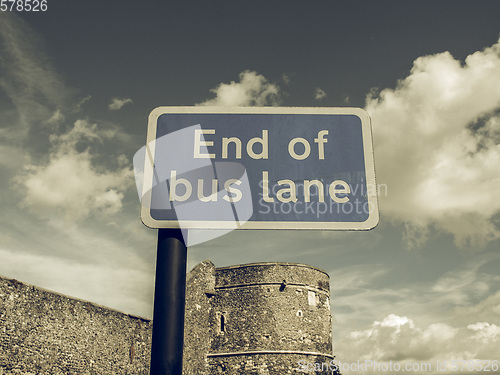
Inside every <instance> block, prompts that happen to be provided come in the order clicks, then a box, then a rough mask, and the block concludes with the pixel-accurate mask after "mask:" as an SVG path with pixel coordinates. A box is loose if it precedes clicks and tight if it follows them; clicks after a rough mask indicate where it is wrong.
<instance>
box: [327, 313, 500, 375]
mask: <svg viewBox="0 0 500 375" xmlns="http://www.w3.org/2000/svg"><path fill="white" fill-rule="evenodd" d="M499 341H500V327H498V326H497V325H495V324H490V323H487V322H476V323H473V324H469V325H467V326H465V327H458V328H456V327H452V326H450V325H448V324H444V323H434V324H430V325H429V326H427V327H425V328H422V327H419V326H418V325H417V324H416V323H415V322H414V321H413V320H412V319H411V318H409V317H406V316H399V315H396V314H389V315H387V316H385V317H384V318H383V319H382V320H381V321H375V322H373V324H372V325H371V327H369V328H367V329H364V330H360V331H353V332H351V333H350V334H349V335H348V336H347V337H346V338H344V340H343V341H342V345H339V346H340V347H341V349H340V350H338V351H337V353H336V355H337V359H338V360H339V361H341V362H344V363H349V362H357V361H358V360H361V361H362V362H363V361H365V360H371V361H376V362H379V363H387V364H388V363H389V362H391V361H392V363H393V364H394V363H398V364H399V365H400V366H401V368H402V369H403V368H405V367H404V366H405V364H406V363H409V364H410V365H411V364H415V363H432V370H431V371H429V370H427V371H414V372H413V373H438V371H436V370H437V369H436V361H441V362H443V361H445V360H446V361H447V362H448V365H449V366H448V369H447V371H445V372H446V373H452V371H451V368H450V367H451V360H472V359H476V360H478V359H481V360H492V359H493V358H496V357H495V354H494V353H495V352H496V351H497V350H498V349H497V348H498V343H499ZM372 370H373V369H370V368H368V369H365V370H364V371H360V372H357V373H378V372H376V371H375V372H374V371H372ZM345 373H346V375H347V374H350V373H352V372H349V371H346V372H345Z"/></svg>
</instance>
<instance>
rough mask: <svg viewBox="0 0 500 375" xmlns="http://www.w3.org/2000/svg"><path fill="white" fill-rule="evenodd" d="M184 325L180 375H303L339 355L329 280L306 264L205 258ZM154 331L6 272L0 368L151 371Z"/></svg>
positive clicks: (120, 374) (190, 291)
mask: <svg viewBox="0 0 500 375" xmlns="http://www.w3.org/2000/svg"><path fill="white" fill-rule="evenodd" d="M185 325H186V326H185V340H184V343H185V344H184V371H183V374H184V375H194V374H196V375H198V374H209V375H212V374H228V375H234V374H268V375H284V374H304V372H301V371H300V370H301V368H300V366H299V362H300V363H306V364H307V363H311V364H312V363H330V361H331V360H332V359H333V356H332V339H331V338H332V335H331V314H330V303H329V277H328V275H327V274H326V273H325V272H324V271H322V270H319V269H317V268H314V267H310V266H306V265H302V264H292V263H255V264H247V265H241V266H231V267H222V268H215V266H214V265H213V264H212V262H211V261H209V260H206V261H204V262H202V263H200V264H199V265H197V266H196V267H195V268H194V269H193V270H191V271H190V272H189V273H188V275H187V292H186V323H185ZM151 333H152V322H151V321H150V320H147V319H143V318H139V317H135V316H131V315H127V314H124V313H121V312H118V311H114V310H111V309H109V308H106V307H102V306H98V305H96V304H93V303H90V302H87V301H82V300H79V299H75V298H71V297H67V296H64V295H61V294H57V293H54V292H51V291H47V290H44V289H41V288H37V287H34V286H31V285H27V284H24V283H20V282H18V281H16V280H9V279H6V278H1V277H0V375H7V374H9V375H10V374H37V375H38V374H65V375H68V374H103V375H104V374H105V375H112V374H116V375H125V374H149V361H150V349H151V347H150V346H151ZM302 369H303V368H302ZM314 373H315V372H309V374H314ZM318 373H321V374H332V372H328V371H322V372H318Z"/></svg>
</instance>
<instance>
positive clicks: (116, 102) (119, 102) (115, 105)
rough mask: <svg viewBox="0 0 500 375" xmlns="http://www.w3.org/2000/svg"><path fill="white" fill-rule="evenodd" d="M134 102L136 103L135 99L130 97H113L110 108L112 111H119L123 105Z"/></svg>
mask: <svg viewBox="0 0 500 375" xmlns="http://www.w3.org/2000/svg"><path fill="white" fill-rule="evenodd" d="M133 103H134V102H133V100H132V99H130V98H126V99H118V98H113V99H111V103H110V104H109V106H108V108H109V110H110V111H118V110H119V109H122V107H123V106H125V105H127V104H133Z"/></svg>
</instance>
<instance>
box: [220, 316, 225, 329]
mask: <svg viewBox="0 0 500 375" xmlns="http://www.w3.org/2000/svg"><path fill="white" fill-rule="evenodd" d="M225 329H226V319H225V318H224V314H220V331H221V332H224V331H225Z"/></svg>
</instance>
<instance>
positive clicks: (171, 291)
mask: <svg viewBox="0 0 500 375" xmlns="http://www.w3.org/2000/svg"><path fill="white" fill-rule="evenodd" d="M186 259H187V248H186V245H185V244H184V239H183V237H182V233H181V231H180V230H178V229H159V230H158V245H157V252H156V279H155V299H154V312H153V339H152V344H151V369H150V374H151V375H181V374H182V351H183V346H184V306H185V299H186Z"/></svg>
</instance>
